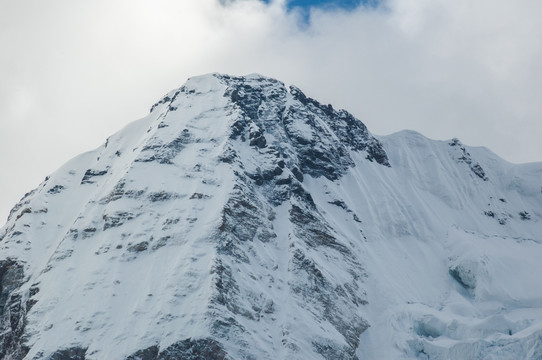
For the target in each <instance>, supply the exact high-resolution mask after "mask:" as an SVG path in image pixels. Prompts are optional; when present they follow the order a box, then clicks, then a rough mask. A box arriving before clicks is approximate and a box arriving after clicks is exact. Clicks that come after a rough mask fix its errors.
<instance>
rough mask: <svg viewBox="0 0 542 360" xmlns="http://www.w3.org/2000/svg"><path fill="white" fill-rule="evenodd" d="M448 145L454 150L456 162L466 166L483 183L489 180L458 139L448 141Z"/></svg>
mask: <svg viewBox="0 0 542 360" xmlns="http://www.w3.org/2000/svg"><path fill="white" fill-rule="evenodd" d="M448 145H450V146H451V147H452V148H454V151H455V157H456V161H457V162H460V163H461V162H462V163H465V164H467V165H468V166H469V168H470V170H471V171H472V172H473V173H474V174H475V175H476V176H478V177H479V178H480V179H482V180H484V181H487V180H489V179H488V177H487V176H486V173H485V171H484V169H483V168H482V166H481V165H480V164H478V163H477V162H475V161H474V160H473V159H472V157H471V155H470V154H469V153H468V152H467V149H466V148H465V147H464V146H463V144H462V143H461V142H460V141H459V139H457V138H453V139H452V140H450V142H449V143H448Z"/></svg>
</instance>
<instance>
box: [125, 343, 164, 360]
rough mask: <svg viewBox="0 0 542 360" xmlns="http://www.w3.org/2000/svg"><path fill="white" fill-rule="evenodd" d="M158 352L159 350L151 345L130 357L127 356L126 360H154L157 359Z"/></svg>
mask: <svg viewBox="0 0 542 360" xmlns="http://www.w3.org/2000/svg"><path fill="white" fill-rule="evenodd" d="M159 351H160V348H159V347H158V346H157V345H153V346H150V347H148V348H146V349H142V350H139V351H136V352H135V353H133V354H132V355H130V356H128V357H127V358H126V360H156V359H158V353H159Z"/></svg>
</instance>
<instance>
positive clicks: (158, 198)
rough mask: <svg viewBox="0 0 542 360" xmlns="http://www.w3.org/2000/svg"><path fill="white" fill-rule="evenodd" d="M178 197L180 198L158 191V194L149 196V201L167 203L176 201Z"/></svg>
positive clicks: (176, 195)
mask: <svg viewBox="0 0 542 360" xmlns="http://www.w3.org/2000/svg"><path fill="white" fill-rule="evenodd" d="M178 197H179V195H178V194H174V193H168V192H166V191H158V192H154V193H151V194H149V200H150V201H152V202H156V201H166V200H171V199H176V198H178Z"/></svg>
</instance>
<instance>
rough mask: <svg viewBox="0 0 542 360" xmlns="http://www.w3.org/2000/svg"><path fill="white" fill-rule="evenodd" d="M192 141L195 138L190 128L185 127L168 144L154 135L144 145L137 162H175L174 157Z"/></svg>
mask: <svg viewBox="0 0 542 360" xmlns="http://www.w3.org/2000/svg"><path fill="white" fill-rule="evenodd" d="M192 142H194V139H193V137H192V135H191V134H190V131H189V130H188V129H184V130H183V131H182V132H181V133H180V134H179V135H178V136H177V137H176V138H175V139H173V140H172V141H170V142H169V143H166V144H164V143H162V142H161V140H160V139H159V138H157V137H154V138H152V139H151V140H149V142H148V143H147V145H145V146H144V147H143V149H142V150H141V154H140V156H139V157H138V158H137V159H135V162H151V161H156V162H158V163H160V164H173V159H174V158H175V157H176V156H177V155H178V154H179V153H180V152H181V151H182V150H183V149H184V147H185V145H186V144H190V143H192Z"/></svg>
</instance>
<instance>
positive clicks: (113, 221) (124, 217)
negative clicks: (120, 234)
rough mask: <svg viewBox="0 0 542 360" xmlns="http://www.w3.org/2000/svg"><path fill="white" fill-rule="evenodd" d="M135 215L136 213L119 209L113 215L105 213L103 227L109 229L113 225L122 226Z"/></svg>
mask: <svg viewBox="0 0 542 360" xmlns="http://www.w3.org/2000/svg"><path fill="white" fill-rule="evenodd" d="M134 217H135V216H134V214H132V213H129V212H124V211H118V212H116V213H114V214H113V215H107V214H106V215H103V216H102V218H103V220H104V221H105V223H104V227H103V229H104V230H107V229H109V228H112V227H118V226H121V225H123V224H124V223H125V222H126V221H129V220H132V219H133V218H134Z"/></svg>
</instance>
